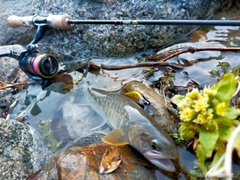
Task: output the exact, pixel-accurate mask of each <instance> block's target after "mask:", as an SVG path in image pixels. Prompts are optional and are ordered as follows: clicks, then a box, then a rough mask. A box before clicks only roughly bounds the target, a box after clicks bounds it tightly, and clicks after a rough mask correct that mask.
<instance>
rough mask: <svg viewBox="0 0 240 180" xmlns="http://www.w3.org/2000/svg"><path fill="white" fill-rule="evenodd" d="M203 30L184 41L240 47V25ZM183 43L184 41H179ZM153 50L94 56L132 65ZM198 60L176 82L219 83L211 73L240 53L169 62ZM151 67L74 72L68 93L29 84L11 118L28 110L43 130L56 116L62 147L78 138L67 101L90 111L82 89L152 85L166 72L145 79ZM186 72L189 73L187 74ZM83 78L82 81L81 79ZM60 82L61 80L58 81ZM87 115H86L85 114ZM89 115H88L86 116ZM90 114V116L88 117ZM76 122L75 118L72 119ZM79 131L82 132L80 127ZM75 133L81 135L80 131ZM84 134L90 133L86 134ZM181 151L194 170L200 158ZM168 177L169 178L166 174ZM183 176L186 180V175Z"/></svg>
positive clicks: (96, 120)
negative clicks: (138, 82) (70, 125)
mask: <svg viewBox="0 0 240 180" xmlns="http://www.w3.org/2000/svg"><path fill="white" fill-rule="evenodd" d="M239 17H240V15H239V12H237V11H236V10H234V9H233V10H231V11H228V12H227V13H226V12H221V13H219V14H217V15H216V16H214V17H213V19H232V18H234V19H240V18H239ZM199 30H200V31H196V32H195V34H194V33H193V34H192V35H190V36H189V37H187V38H186V39H185V40H183V41H182V42H199V43H200V46H202V47H204V46H205V45H206V43H207V42H216V43H217V44H218V45H221V46H227V47H229V46H240V32H239V27H232V26H229V27H221V26H218V27H199ZM179 43H180V42H179ZM150 53H152V52H151V51H150V52H144V53H139V54H136V55H133V56H129V57H125V58H118V59H117V58H114V59H113V58H107V59H106V58H101V59H92V60H91V61H93V62H94V63H96V64H100V63H104V64H115V65H116V64H132V63H137V62H139V61H140V60H141V59H143V57H144V56H145V55H146V54H150ZM184 60H187V61H195V63H193V65H191V66H188V67H185V68H184V69H181V70H175V78H174V81H173V82H174V85H175V86H187V84H188V83H189V82H195V83H196V84H198V85H199V87H204V86H205V85H212V84H213V83H215V82H216V80H217V77H214V76H212V75H211V74H210V73H209V72H210V71H211V70H213V69H215V70H220V67H218V66H217V65H218V62H219V61H221V62H228V63H229V64H230V67H234V66H238V65H239V61H240V56H239V52H236V53H234V52H224V53H223V52H219V51H204V52H197V53H194V54H191V53H185V54H182V55H179V56H178V57H176V58H172V59H170V60H169V62H177V61H179V62H184ZM64 67H68V64H61V68H62V69H64ZM145 69H149V68H132V69H125V70H119V71H108V70H93V69H92V70H91V69H90V70H89V72H88V73H87V76H86V77H83V75H84V72H85V70H84V71H83V72H78V71H73V72H71V73H69V75H70V76H71V78H72V80H73V82H75V83H76V84H74V86H73V88H72V89H71V90H70V92H68V93H63V92H62V86H61V85H60V86H57V85H53V86H50V87H48V88H46V89H44V90H43V89H42V87H41V86H39V85H29V88H28V89H27V90H25V91H22V92H20V93H18V94H16V95H15V98H16V99H17V100H18V102H19V103H18V105H17V106H16V107H15V108H14V110H13V111H12V113H11V118H16V117H18V116H19V113H21V112H23V111H24V116H27V118H26V122H27V123H29V124H30V125H31V126H33V127H35V128H36V129H39V122H40V121H41V120H47V119H49V118H50V119H52V125H51V128H52V131H53V132H54V135H55V138H56V139H57V140H61V141H63V144H62V146H61V147H63V146H64V145H65V144H66V143H68V142H69V141H71V140H72V139H74V135H72V136H71V137H70V136H69V133H66V132H67V130H66V126H65V123H66V122H64V121H66V119H63V117H64V115H63V114H64V113H65V112H64V111H63V108H64V103H66V102H68V101H70V102H71V103H72V104H73V105H75V106H73V109H72V111H77V112H78V113H79V114H83V113H86V111H82V110H81V109H84V108H81V107H83V106H84V107H85V106H88V105H87V100H85V99H84V97H83V96H82V92H81V88H83V87H84V86H85V85H86V84H88V85H90V86H94V87H96V88H104V89H108V90H116V89H118V88H120V86H121V85H122V84H123V83H125V82H127V81H130V80H142V81H143V82H144V83H146V84H148V85H152V84H153V82H156V81H158V80H159V77H161V76H163V72H161V71H160V70H158V71H157V72H155V73H154V74H153V75H152V76H149V78H148V79H146V78H145V75H144V74H143V73H142V70H145ZM186 72H187V74H188V75H186ZM82 77H83V80H82V81H81V78H82ZM56 84H57V83H56ZM83 117H84V116H83ZM86 117H87V116H85V118H86ZM88 117H89V116H88ZM81 122H82V123H83V125H82V127H85V128H86V126H87V127H88V128H89V129H90V128H93V127H97V126H99V125H101V124H102V123H103V119H102V118H101V117H100V116H99V115H97V114H94V115H93V116H91V118H87V119H83V120H82V121H81ZM71 123H73V121H71ZM79 131H81V130H80V129H79ZM74 133H75V136H77V135H79V134H76V132H74ZM74 133H73V134H74ZM82 135H83V136H84V135H86V134H84V133H83V134H82ZM179 150H180V152H181V158H182V160H183V164H184V165H185V166H186V167H187V168H189V169H191V168H192V167H194V166H195V164H194V161H195V160H196V158H195V156H193V155H192V154H191V153H190V152H188V151H186V150H185V149H179ZM234 169H237V170H240V168H239V166H237V165H234ZM156 176H157V177H158V178H161V179H162V178H163V176H164V175H162V174H161V173H160V172H156ZM165 178H166V179H167V177H165ZM181 179H184V177H182V178H181Z"/></svg>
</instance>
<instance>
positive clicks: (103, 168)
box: [99, 146, 122, 174]
mask: <svg viewBox="0 0 240 180" xmlns="http://www.w3.org/2000/svg"><path fill="white" fill-rule="evenodd" d="M121 162H122V155H121V154H120V153H119V152H118V150H117V148H116V147H113V146H111V147H110V148H108V149H107V150H106V152H105V153H104V155H103V157H102V160H101V164H100V168H99V172H100V173H101V174H104V173H105V174H107V173H111V172H113V171H114V170H115V169H117V168H118V166H119V165H120V163H121Z"/></svg>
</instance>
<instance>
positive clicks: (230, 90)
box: [211, 73, 237, 102]
mask: <svg viewBox="0 0 240 180" xmlns="http://www.w3.org/2000/svg"><path fill="white" fill-rule="evenodd" d="M236 85H237V80H236V79H235V78H234V75H233V74H232V73H225V74H224V76H223V77H222V79H221V80H220V81H219V82H218V83H216V84H214V85H213V86H212V87H211V89H213V90H217V95H216V96H217V99H218V100H219V101H220V102H224V101H227V100H230V99H231V98H232V95H233V94H234V92H235V91H236Z"/></svg>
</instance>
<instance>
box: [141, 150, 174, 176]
mask: <svg viewBox="0 0 240 180" xmlns="http://www.w3.org/2000/svg"><path fill="white" fill-rule="evenodd" d="M143 155H144V156H145V157H146V158H147V159H148V161H150V162H151V163H152V164H154V165H155V166H157V167H159V168H160V169H163V170H165V171H169V172H175V171H176V168H175V166H174V164H173V162H172V161H171V158H168V157H166V156H164V155H161V154H159V153H158V154H155V153H152V152H146V153H144V154H143Z"/></svg>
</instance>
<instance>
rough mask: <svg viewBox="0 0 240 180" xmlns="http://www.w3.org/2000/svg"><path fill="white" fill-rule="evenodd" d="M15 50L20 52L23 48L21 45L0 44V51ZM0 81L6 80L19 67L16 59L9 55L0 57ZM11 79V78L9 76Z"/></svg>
mask: <svg viewBox="0 0 240 180" xmlns="http://www.w3.org/2000/svg"><path fill="white" fill-rule="evenodd" d="M0 37H1V36H0ZM9 50H11V51H15V52H17V53H21V52H22V51H24V50H25V48H24V47H23V46H21V45H7V46H0V53H3V52H6V51H9ZM0 62H1V63H0V81H4V82H6V81H8V77H10V76H11V75H12V74H14V73H15V72H16V71H18V69H19V65H18V61H17V60H16V59H14V58H10V57H0ZM10 79H11V78H10Z"/></svg>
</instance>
